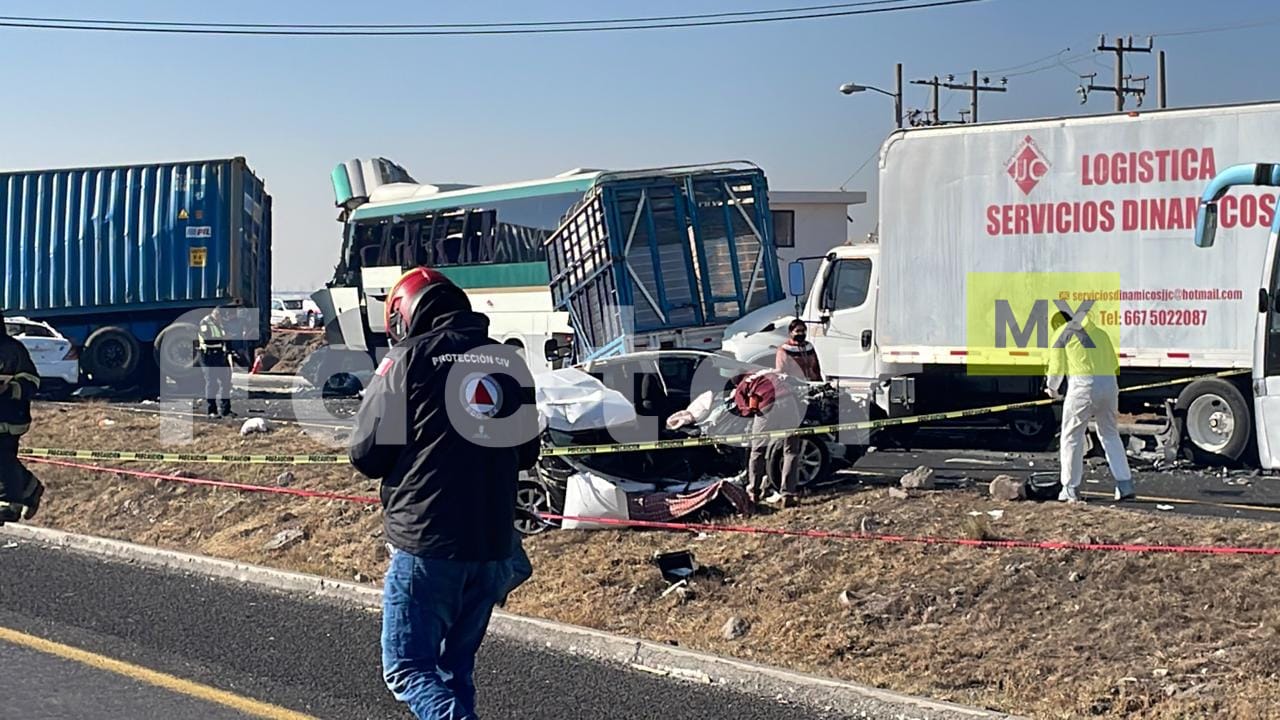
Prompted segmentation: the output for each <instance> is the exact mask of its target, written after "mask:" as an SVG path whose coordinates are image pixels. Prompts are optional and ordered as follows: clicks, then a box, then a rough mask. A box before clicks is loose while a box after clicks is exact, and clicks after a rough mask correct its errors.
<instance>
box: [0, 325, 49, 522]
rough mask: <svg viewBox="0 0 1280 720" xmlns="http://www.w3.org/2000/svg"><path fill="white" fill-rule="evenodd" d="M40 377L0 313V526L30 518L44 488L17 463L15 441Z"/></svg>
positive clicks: (27, 423) (22, 431) (25, 422)
mask: <svg viewBox="0 0 1280 720" xmlns="http://www.w3.org/2000/svg"><path fill="white" fill-rule="evenodd" d="M39 387H40V374H39V373H38V372H36V365H35V363H33V362H32V361H31V354H30V353H28V352H27V347H26V346H25V345H23V344H22V343H20V342H18V341H17V340H14V339H13V338H11V337H9V333H8V332H7V330H6V328H5V324H4V316H3V314H0V525H2V524H4V523H6V522H13V521H15V520H18V519H21V518H26V519H28V520H29V519H31V517H32V516H33V515H35V514H36V510H37V509H39V507H40V498H41V496H43V495H44V486H43V485H41V484H40V481H39V480H37V479H36V476H35V475H32V474H31V471H30V470H27V468H26V467H25V466H24V465H23V464H22V463H21V462H19V460H18V438H20V437H22V435H24V434H25V433H26V432H27V430H28V429H29V428H30V427H31V398H32V396H34V395H35V394H36V390H37V389H39Z"/></svg>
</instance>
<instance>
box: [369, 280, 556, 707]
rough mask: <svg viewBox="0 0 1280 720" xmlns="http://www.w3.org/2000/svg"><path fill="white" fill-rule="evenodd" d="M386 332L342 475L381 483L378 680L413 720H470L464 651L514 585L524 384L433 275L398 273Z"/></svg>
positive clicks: (527, 399)
mask: <svg viewBox="0 0 1280 720" xmlns="http://www.w3.org/2000/svg"><path fill="white" fill-rule="evenodd" d="M386 321H387V328H388V334H389V335H390V336H391V338H392V340H393V341H395V343H396V344H395V346H394V347H393V348H392V349H391V351H390V352H389V353H388V354H387V355H386V357H385V358H384V359H383V360H382V362H381V363H380V364H379V366H378V369H377V372H376V373H375V375H374V379H373V381H372V382H371V383H370V385H369V388H368V389H367V390H366V392H365V398H364V401H363V403H362V404H361V406H360V412H359V414H358V415H357V416H356V429H355V432H354V433H353V434H352V436H351V441H350V458H351V463H352V465H354V466H355V467H356V469H357V470H359V471H360V472H361V473H364V474H365V475H366V476H368V477H371V478H379V479H381V480H382V485H381V493H380V495H381V498H382V506H383V527H384V531H385V534H386V539H387V543H388V546H389V549H390V552H391V562H390V565H389V567H388V568H387V574H386V578H385V582H384V583H383V601H382V603H383V618H382V663H383V677H384V679H385V681H386V683H387V687H388V688H389V689H390V690H391V692H392V693H393V694H394V695H395V697H396V699H398V700H400V701H401V702H403V703H405V704H407V705H408V706H409V709H410V710H412V711H413V713H414V715H416V716H417V717H418V718H420V720H445V719H447V720H472V719H474V718H476V717H477V716H476V714H475V685H474V684H473V682H472V673H473V671H474V669H475V655H476V651H477V650H478V649H479V647H480V642H481V641H482V640H483V639H484V634H485V631H486V629H487V628H488V624H489V617H490V614H491V613H492V610H493V606H494V604H495V603H497V602H498V601H499V600H501V599H503V598H504V597H505V594H506V592H507V589H508V586H509V583H510V581H511V576H512V564H511V553H512V533H513V524H514V522H515V493H516V478H517V475H518V474H519V472H520V471H521V470H523V469H528V468H530V467H532V466H533V464H534V462H535V461H536V459H537V453H538V417H537V407H536V406H535V405H534V404H533V380H532V377H531V376H530V374H529V370H528V367H527V366H526V365H525V364H524V361H523V360H522V359H521V358H520V356H519V354H518V353H517V352H516V351H515V349H514V348H512V347H510V346H507V345H501V344H498V343H497V342H495V341H494V340H492V339H491V338H489V336H488V328H489V320H488V318H486V317H485V316H484V315H481V314H479V313H476V312H472V310H471V304H470V302H469V301H468V299H467V296H466V294H465V293H463V292H462V290H461V289H459V288H458V287H457V286H456V285H454V284H453V283H451V282H450V281H449V280H448V279H447V278H445V277H444V276H443V275H441V274H440V273H438V272H435V271H433V270H429V269H427V268H415V269H414V270H410V271H409V272H408V273H406V274H405V276H404V277H402V278H401V279H400V281H399V282H397V283H396V285H395V286H394V287H393V288H392V290H391V292H390V293H389V294H388V296H387V301H386Z"/></svg>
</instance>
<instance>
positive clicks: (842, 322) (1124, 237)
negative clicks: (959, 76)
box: [725, 103, 1280, 461]
mask: <svg viewBox="0 0 1280 720" xmlns="http://www.w3.org/2000/svg"><path fill="white" fill-rule="evenodd" d="M1259 157H1263V158H1266V157H1280V103H1257V104H1248V105H1234V106H1218V107H1204V108H1191V109H1178V110H1160V111H1152V112H1142V113H1138V112H1130V113H1117V114H1108V115H1100V116H1089V117H1075V118H1059V119H1048V120H1033V121H1018V122H1004V123H989V124H978V125H958V126H945V127H935V128H917V129H909V130H901V131H898V132H895V133H894V134H892V135H890V136H889V138H888V139H887V140H886V141H885V143H884V145H883V147H882V149H881V153H880V197H879V203H880V213H879V223H880V224H879V238H878V242H876V243H872V244H867V245H843V246H839V247H836V248H835V249H833V250H832V251H831V252H830V253H829V254H828V255H827V256H826V257H825V258H823V259H822V265H821V267H820V269H819V271H818V274H817V279H816V280H815V282H814V286H813V288H812V290H811V291H810V293H809V295H808V297H807V299H806V301H805V303H804V308H803V310H802V311H801V317H803V318H804V319H805V320H807V321H809V322H810V330H809V335H810V336H811V337H813V339H814V343H815V345H816V346H817V349H818V352H819V356H820V359H821V361H822V365H823V368H824V372H825V373H826V374H827V375H828V376H830V377H833V378H836V379H838V380H839V381H840V382H842V383H845V384H850V385H854V386H855V387H865V388H866V390H867V391H868V392H870V393H871V394H872V397H873V400H874V404H875V406H877V407H879V408H880V409H881V410H882V411H883V412H885V413H886V414H888V415H890V416H897V415H903V414H917V413H925V412H935V411H942V410H949V409H962V408H967V407H978V406H983V405H991V404H995V403H999V402H1006V401H1010V400H1025V399H1031V398H1035V397H1043V395H1042V388H1043V378H1042V376H1040V375H1038V374H1037V373H1035V372H1031V371H1029V366H1030V365H1034V364H1036V363H1042V362H1043V355H1042V354H1040V355H1037V354H1036V353H1034V352H1028V353H1022V354H1024V355H1026V356H1027V357H1026V361H1025V363H1023V364H1021V365H1020V364H1019V363H1018V361H1016V360H1012V361H1011V360H1010V357H1009V356H1010V355H1017V354H1019V351H1010V352H1006V353H1005V354H1004V355H1002V356H1001V357H1000V358H999V359H993V358H994V357H996V356H995V355H993V354H987V353H986V352H985V350H984V349H983V348H982V347H981V346H980V344H979V346H975V343H974V339H973V337H972V335H971V331H972V327H971V325H972V324H973V323H971V322H970V320H971V318H972V311H973V308H972V307H971V303H972V302H973V300H974V299H973V298H972V297H969V295H970V294H971V289H970V283H971V282H973V279H974V277H975V274H978V273H1004V274H1007V277H1010V278H1015V279H1016V278H1017V277H1018V276H1019V275H1025V274H1027V273H1104V274H1105V273H1112V274H1118V285H1119V287H1118V288H1117V292H1116V295H1115V296H1114V297H1113V298H1112V299H1118V301H1119V303H1118V308H1119V309H1118V315H1117V318H1116V319H1118V320H1119V323H1118V324H1119V326H1120V327H1119V344H1118V348H1117V350H1118V352H1119V356H1120V357H1119V360H1120V365H1121V385H1122V387H1124V386H1133V385H1137V384H1147V383H1152V382H1160V381H1165V380H1172V379H1177V378H1188V377H1194V376H1198V375H1203V374H1207V373H1213V372H1221V371H1229V370H1233V369H1238V370H1247V369H1249V368H1250V367H1251V365H1252V362H1253V359H1252V356H1253V354H1252V342H1253V333H1254V325H1255V322H1256V317H1257V294H1256V286H1257V281H1258V274H1259V269H1260V268H1261V267H1262V265H1263V263H1264V255H1265V250H1266V243H1267V236H1268V228H1269V226H1270V225H1271V223H1272V221H1273V219H1274V217H1275V213H1276V207H1275V206H1276V198H1275V195H1274V193H1273V192H1269V191H1266V190H1263V189H1261V188H1253V187H1241V188H1238V189H1236V190H1233V191H1232V192H1231V193H1230V194H1228V195H1227V196H1226V197H1224V198H1223V199H1222V200H1221V201H1219V204H1218V210H1219V223H1218V228H1219V229H1218V233H1219V236H1220V237H1222V238H1223V239H1224V242H1221V243H1218V244H1217V245H1215V246H1214V247H1212V248H1209V249H1207V250H1198V249H1196V248H1195V247H1194V246H1193V244H1192V243H1191V242H1190V239H1191V237H1192V236H1193V234H1194V229H1195V221H1196V213H1197V209H1198V206H1199V197H1200V193H1201V191H1202V190H1203V188H1204V186H1205V184H1206V183H1207V182H1208V181H1209V180H1211V179H1212V178H1213V177H1214V176H1215V174H1216V173H1217V171H1218V169H1219V168H1225V167H1227V166H1230V165H1234V164H1236V163H1242V162H1250V161H1256V159H1257V158H1259ZM1228 238H1229V239H1228ZM988 277H1000V276H994V275H993V276H988ZM1077 300H1078V298H1077ZM1077 306H1078V302H1077V301H1076V300H1072V301H1070V307H1071V308H1076V307H1077ZM774 307H776V306H774ZM1050 307H1052V306H1050ZM786 320H787V318H781V317H778V316H777V313H775V317H773V318H769V317H764V316H763V314H761V313H758V314H756V315H754V316H747V317H745V318H743V319H742V320H741V321H739V322H738V323H736V324H735V325H734V326H731V327H730V328H729V329H728V331H726V338H725V348H726V350H728V351H730V352H732V353H733V354H735V355H736V356H738V357H739V358H740V359H744V360H753V361H758V360H761V359H764V358H771V357H772V353H773V348H776V346H777V344H778V343H779V342H781V341H782V339H783V338H784V337H785V334H786ZM1019 322H1022V323H1024V324H1022V325H1019V324H1018V323H1019ZM1026 323H1031V319H1030V318H1023V319H1021V320H1017V321H1015V322H1014V323H1013V324H1012V325H1010V326H1009V327H1008V328H1007V329H1009V330H1010V331H1011V332H1012V333H1013V334H1014V335H1017V334H1019V333H1020V332H1021V333H1022V334H1023V335H1024V339H1025V336H1026V334H1027V333H1029V332H1031V328H1030V327H1029V326H1028V324H1026ZM1005 370H1008V372H1006V371H1005ZM1249 395H1250V388H1249V378H1248V374H1247V373H1244V374H1241V375H1240V376H1238V377H1229V378H1215V379H1204V380H1198V381H1195V382H1192V383H1187V384H1183V385H1174V386H1169V387H1165V388H1159V389H1155V390H1151V391H1145V392H1133V393H1125V394H1123V395H1122V410H1123V411H1127V412H1144V411H1145V412H1150V411H1153V410H1155V411H1167V412H1169V413H1170V414H1172V415H1173V417H1172V418H1170V420H1171V421H1176V423H1177V424H1176V425H1173V427H1174V429H1175V430H1177V431H1178V434H1179V435H1181V436H1182V437H1183V439H1184V440H1186V441H1189V444H1190V447H1191V449H1192V450H1193V451H1194V452H1195V453H1196V454H1197V455H1198V456H1199V457H1200V458H1201V459H1202V460H1209V461H1236V460H1240V459H1241V458H1242V457H1244V455H1245V453H1246V451H1247V449H1248V448H1249V447H1250V442H1249V440H1250V437H1251V429H1252V427H1253V422H1252V409H1251V404H1250V403H1249V402H1248V401H1246V398H1248V397H1249ZM1166 401H1167V402H1166ZM1002 421H1004V422H1008V423H1009V424H1010V427H1011V428H1012V429H1014V430H1015V431H1017V432H1019V433H1022V434H1024V435H1027V436H1030V437H1032V438H1051V437H1052V435H1053V432H1054V430H1055V428H1054V427H1053V422H1052V416H1051V415H1049V414H1044V413H1035V412H1032V413H1029V414H1021V415H1019V414H1013V415H1009V416H1005V417H1003V418H1002Z"/></svg>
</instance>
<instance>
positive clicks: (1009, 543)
mask: <svg viewBox="0 0 1280 720" xmlns="http://www.w3.org/2000/svg"><path fill="white" fill-rule="evenodd" d="M541 516H542V517H543V518H545V519H548V520H573V521H578V522H590V523H598V524H601V525H617V526H619V527H633V528H649V529H653V530H680V531H686V532H708V533H711V532H716V533H739V534H745V535H781V536H783V537H805V538H821V539H827V540H863V541H871V542H883V543H899V544H906V543H910V544H917V545H952V546H961V547H976V548H1005V549H1013V548H1016V549H1028V550H1084V551H1095V552H1127V553H1181V554H1190V555H1271V556H1277V555H1280V548H1257V547H1232V546H1214V545H1135V544H1131V543H1077V542H1063V541H1058V540H971V539H969V538H947V537H928V536H912V535H879V534H875V533H858V532H844V531H840V530H788V529H786V528H767V527H751V526H746V525H714V524H711V523H673V522H656V521H652V520H618V519H616V518H596V517H581V516H576V515H551V514H542V515H541Z"/></svg>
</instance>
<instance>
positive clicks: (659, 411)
mask: <svg viewBox="0 0 1280 720" xmlns="http://www.w3.org/2000/svg"><path fill="white" fill-rule="evenodd" d="M760 370H761V368H760V367H759V366H757V365H752V364H748V363H743V362H740V361H738V360H735V359H733V358H730V357H726V356H724V355H718V354H715V353H708V352H701V351H696V350H660V351H649V352H640V353H633V354H629V355H623V356H618V357H611V358H605V359H601V360H595V361H589V362H586V363H583V364H580V365H578V366H576V367H573V368H566V369H563V370H557V371H554V372H551V373H546V374H543V375H540V376H539V377H538V378H537V379H536V384H537V391H538V409H539V412H540V413H541V415H542V417H543V419H544V421H545V423H546V426H545V429H544V431H543V446H544V447H547V448H560V447H573V446H583V445H613V444H619V443H628V442H644V441H652V440H655V439H656V440H677V439H685V438H691V437H707V438H713V437H726V436H732V435H740V434H743V433H746V432H749V431H750V426H751V419H750V418H745V417H742V416H741V415H739V414H738V412H737V409H736V407H735V405H734V403H733V391H734V389H735V387H736V385H737V382H738V381H739V380H740V379H741V378H743V377H745V376H747V375H750V374H753V373H756V372H759V371H760ZM782 377H783V379H784V382H787V383H788V384H789V385H790V386H791V387H790V389H791V391H792V393H793V394H794V396H795V397H800V398H804V399H805V400H806V412H805V416H804V420H803V422H802V426H813V425H829V424H834V423H837V422H840V421H841V418H840V412H841V403H842V398H841V396H840V393H839V391H838V390H837V389H836V388H835V387H834V386H832V385H829V384H826V383H810V382H804V381H802V380H797V379H795V378H790V377H787V376H782ZM843 401H844V402H846V403H848V402H850V401H851V399H850V398H848V397H846V398H844V399H843ZM846 407H848V406H847V405H846ZM749 445H750V443H749V442H747V441H739V442H712V443H710V444H707V445H700V446H691V447H677V448H664V449H646V450H638V451H630V452H615V453H600V454H589V455H544V456H543V457H542V458H541V459H540V460H539V462H538V465H537V468H536V474H531V475H529V476H526V477H525V479H524V480H522V482H521V484H520V487H519V492H518V504H519V506H520V510H521V512H520V519H519V520H518V522H517V526H518V529H519V530H520V531H521V532H523V533H525V534H534V533H537V532H542V531H543V530H545V529H547V528H548V527H550V526H554V525H560V524H561V523H559V522H558V521H555V520H551V521H547V520H544V519H541V518H543V517H544V516H546V515H553V516H576V515H584V516H591V517H602V516H611V517H622V518H632V519H634V518H636V517H637V515H641V516H643V518H644V519H646V520H653V519H657V520H670V519H674V518H676V517H682V516H686V515H689V514H692V513H694V512H700V511H703V510H704V509H705V508H707V507H708V506H710V505H712V504H714V503H716V502H720V501H727V502H728V504H729V505H732V506H734V507H740V506H741V505H742V504H743V503H747V502H749V501H746V500H745V491H744V490H743V489H742V487H743V486H744V485H745V483H746V468H747V456H748V451H749ZM862 449H863V448H862V446H861V445H843V444H841V443H840V442H838V440H837V438H836V437H835V436H834V435H831V434H825V435H806V436H803V437H802V438H801V445H800V469H799V484H800V486H801V487H802V488H803V487H808V486H813V485H815V484H819V483H822V482H824V481H826V480H828V479H829V478H830V477H831V476H832V474H833V472H834V471H836V470H838V469H841V468H844V467H847V466H849V465H851V464H852V463H853V462H854V461H855V460H856V459H857V457H858V456H859V455H860V453H861V451H862ZM781 466H782V447H781V442H775V443H773V444H772V446H771V447H770V449H769V461H768V467H769V472H770V476H771V477H772V478H773V480H774V483H775V485H777V484H778V477H779V476H780V475H781ZM730 486H732V487H730ZM564 526H565V527H566V528H568V527H592V526H594V525H593V524H592V523H579V522H576V521H566V522H565V523H564Z"/></svg>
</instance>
